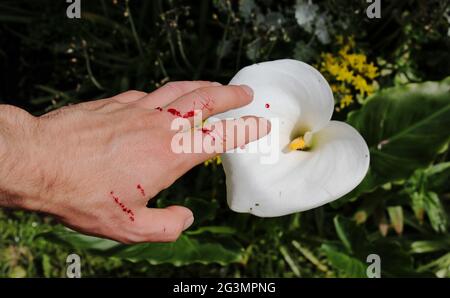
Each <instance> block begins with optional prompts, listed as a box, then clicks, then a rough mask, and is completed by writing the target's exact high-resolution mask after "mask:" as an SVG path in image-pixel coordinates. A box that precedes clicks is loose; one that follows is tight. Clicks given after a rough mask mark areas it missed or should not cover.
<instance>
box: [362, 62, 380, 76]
mask: <svg viewBox="0 0 450 298" xmlns="http://www.w3.org/2000/svg"><path fill="white" fill-rule="evenodd" d="M365 74H366V76H367V77H368V78H369V79H371V80H373V79H375V78H376V77H378V75H379V73H378V67H376V66H375V65H373V63H372V62H370V64H367V65H366V73H365Z"/></svg>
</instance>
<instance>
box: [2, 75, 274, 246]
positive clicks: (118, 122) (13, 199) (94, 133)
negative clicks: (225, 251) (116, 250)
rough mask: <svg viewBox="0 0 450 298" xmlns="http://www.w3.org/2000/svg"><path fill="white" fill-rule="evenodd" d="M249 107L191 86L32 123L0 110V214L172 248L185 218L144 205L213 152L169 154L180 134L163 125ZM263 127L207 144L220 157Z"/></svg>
mask: <svg viewBox="0 0 450 298" xmlns="http://www.w3.org/2000/svg"><path fill="white" fill-rule="evenodd" d="M251 100H252V91H251V89H249V88H248V87H246V86H220V84H217V83H210V82H203V81H197V82H173V83H169V84H167V85H165V86H163V87H161V88H160V89H158V90H156V91H155V92H153V93H150V94H147V93H144V92H139V91H128V92H125V93H122V94H119V95H117V96H114V97H112V98H108V99H102V100H96V101H91V102H86V103H82V104H77V105H72V106H68V107H64V108H61V109H58V110H55V111H53V112H50V113H48V114H45V115H43V116H41V117H38V118H35V117H33V116H31V115H29V114H28V113H26V112H25V111H23V110H20V109H18V108H14V107H11V106H0V162H1V166H0V205H1V206H5V207H15V208H23V209H28V210H35V211H40V212H45V213H48V214H51V215H53V216H55V217H57V218H58V219H59V220H61V221H62V222H63V223H64V224H65V225H67V226H69V227H71V228H73V229H75V230H78V231H80V232H83V233H86V234H91V235H96V236H101V237H107V238H110V239H114V240H118V241H121V242H124V243H136V242H148V241H174V240H176V239H177V237H178V236H179V235H180V233H181V232H182V231H183V230H185V229H187V228H188V227H189V226H190V225H191V224H192V222H193V220H194V217H193V214H192V212H191V211H190V210H189V209H187V208H185V207H182V206H170V207H167V208H164V209H149V208H147V207H146V204H147V202H148V200H149V199H150V198H152V197H154V196H155V195H156V194H158V193H159V192H160V191H161V190H163V189H165V188H167V187H169V186H170V185H171V184H172V183H173V182H174V181H175V180H176V179H178V178H179V177H180V176H181V175H183V174H184V173H186V172H187V171H188V170H189V169H191V168H192V167H194V166H195V165H197V164H200V163H202V162H203V161H204V160H207V159H209V158H211V157H213V156H214V155H217V154H218V152H215V153H189V154H188V153H179V154H177V153H174V152H173V151H172V150H171V141H172V138H173V137H174V136H175V135H176V134H178V133H183V132H177V131H173V130H171V129H170V125H171V122H172V121H173V120H174V119H176V118H177V117H181V118H187V119H189V120H190V117H191V116H192V114H190V112H189V110H190V109H192V108H193V107H196V108H197V109H201V110H202V115H203V118H204V119H206V118H208V117H210V116H212V115H214V114H217V113H221V112H225V111H227V110H229V109H233V108H238V107H240V106H243V105H246V104H248V103H250V101H251ZM196 105H197V106H196ZM260 123H261V122H260ZM263 123H265V125H260V126H259V129H258V134H257V135H255V134H254V133H249V136H247V137H245V138H237V139H236V138H231V141H235V142H231V141H228V139H227V138H225V136H226V130H224V131H223V132H222V133H223V138H221V139H220V140H219V139H215V141H221V142H223V150H228V149H232V148H234V147H237V146H242V145H244V144H246V143H248V142H251V141H254V140H255V139H257V138H259V137H262V136H264V135H266V134H267V133H268V131H269V130H270V124H269V122H268V121H263ZM261 126H264V127H261ZM238 129H243V130H245V129H246V127H245V126H244V125H241V127H239V125H238ZM250 129H253V130H254V129H255V128H254V127H253V128H250ZM252 136H253V137H252ZM205 137H206V134H205ZM228 142H229V143H228ZM219 153H220V152H219Z"/></svg>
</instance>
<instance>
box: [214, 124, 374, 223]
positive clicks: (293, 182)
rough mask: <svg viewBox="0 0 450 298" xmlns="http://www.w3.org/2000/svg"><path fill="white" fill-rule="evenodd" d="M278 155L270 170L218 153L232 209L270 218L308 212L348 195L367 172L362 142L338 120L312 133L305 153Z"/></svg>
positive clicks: (234, 155)
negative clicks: (221, 155) (311, 140)
mask: <svg viewBox="0 0 450 298" xmlns="http://www.w3.org/2000/svg"><path fill="white" fill-rule="evenodd" d="M282 154H283V155H282V156H280V160H279V162H278V163H276V164H274V165H270V164H261V163H259V162H258V159H257V157H256V156H253V158H252V160H249V159H248V155H251V154H245V153H244V154H238V153H228V154H224V156H223V157H222V161H223V165H224V169H225V173H226V179H227V198H228V205H229V206H230V208H231V209H232V210H234V211H236V212H248V213H252V214H254V215H257V216H261V217H272V216H281V215H286V214H289V213H293V212H299V211H304V210H308V209H312V208H315V207H318V206H321V205H323V204H326V203H328V202H331V201H333V200H336V199H338V198H340V197H341V196H343V195H345V194H347V193H348V192H350V191H351V190H352V189H353V188H355V187H356V186H357V185H358V184H359V183H360V182H361V181H362V179H363V178H364V176H365V174H366V173H367V170H368V167H369V149H368V148H367V145H366V143H365V141H364V139H363V138H362V137H361V135H360V134H359V133H358V132H357V131H356V130H355V129H354V128H353V127H351V126H350V125H348V124H346V123H344V122H339V121H331V122H330V123H329V124H328V125H327V126H326V127H325V128H323V129H322V130H321V131H319V132H318V133H316V134H315V136H314V144H313V146H312V148H311V150H309V151H295V152H290V153H282Z"/></svg>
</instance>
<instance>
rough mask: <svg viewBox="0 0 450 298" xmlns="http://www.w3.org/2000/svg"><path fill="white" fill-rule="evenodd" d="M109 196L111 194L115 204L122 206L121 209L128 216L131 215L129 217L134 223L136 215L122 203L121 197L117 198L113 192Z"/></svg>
mask: <svg viewBox="0 0 450 298" xmlns="http://www.w3.org/2000/svg"><path fill="white" fill-rule="evenodd" d="M109 194H110V195H111V196H112V198H113V199H114V202H115V203H116V204H117V205H119V206H120V208H121V209H122V211H123V212H125V213H126V214H127V215H129V216H128V217H129V219H130V220H131V221H134V213H133V211H131V209H129V208H127V207H126V206H125V205H124V204H123V203H122V202H121V201H120V199H119V197H117V196H115V195H114V192H113V191H111V192H110V193H109Z"/></svg>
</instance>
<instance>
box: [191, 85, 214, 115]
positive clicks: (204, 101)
mask: <svg viewBox="0 0 450 298" xmlns="http://www.w3.org/2000/svg"><path fill="white" fill-rule="evenodd" d="M209 90H210V89H209V87H204V88H198V89H196V90H194V91H193V95H194V97H195V98H196V99H198V100H199V101H200V102H201V105H202V106H201V109H207V110H209V111H211V110H213V109H214V108H215V106H216V101H215V99H214V97H213V96H211V94H210V93H209Z"/></svg>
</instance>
